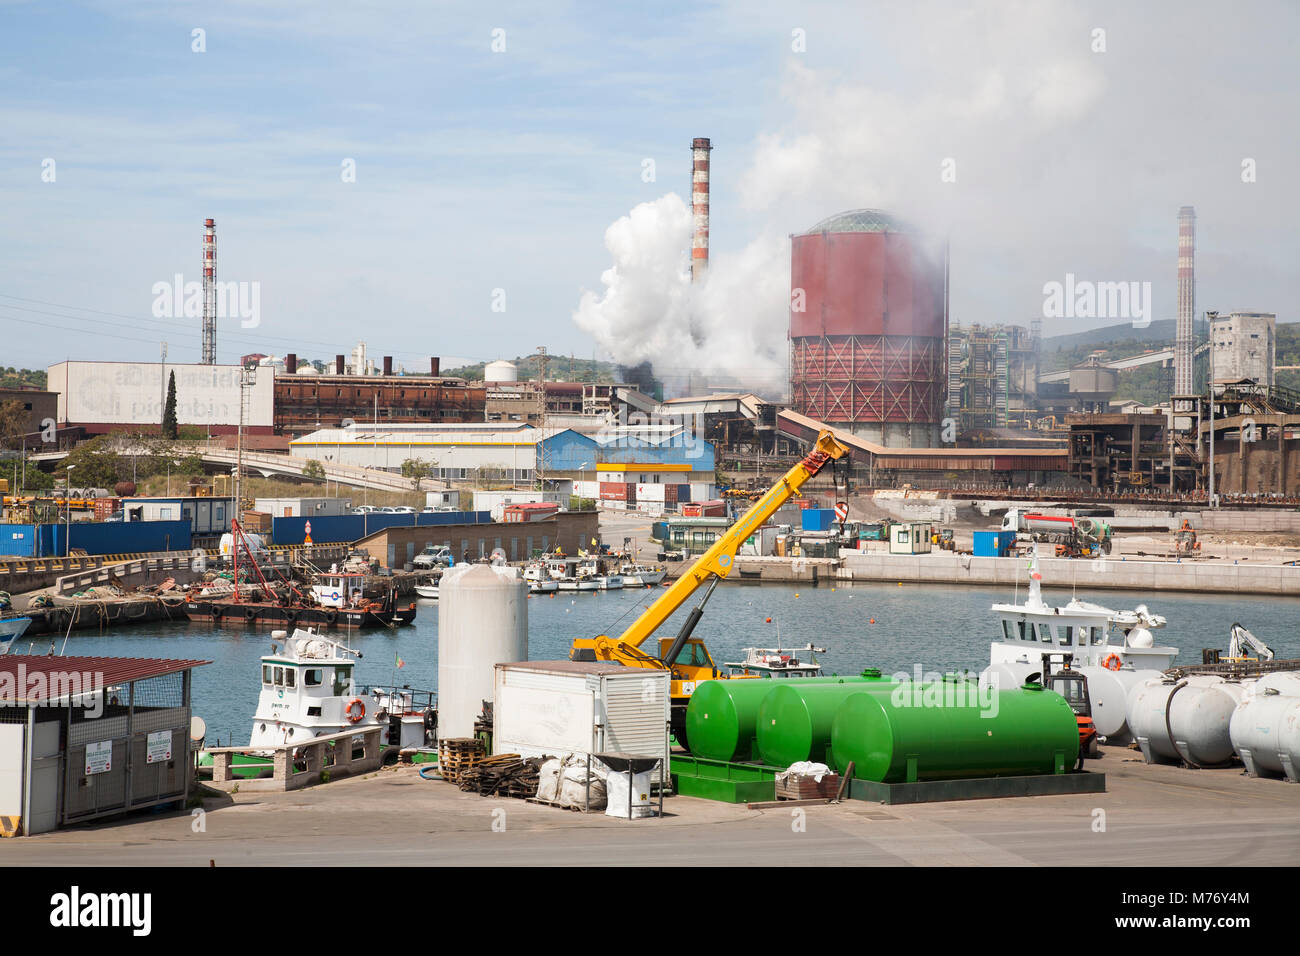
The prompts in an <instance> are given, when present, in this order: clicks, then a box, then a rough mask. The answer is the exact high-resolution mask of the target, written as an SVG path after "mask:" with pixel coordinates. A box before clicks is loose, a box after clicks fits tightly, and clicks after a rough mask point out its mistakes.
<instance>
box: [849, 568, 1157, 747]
mask: <svg viewBox="0 0 1300 956" xmlns="http://www.w3.org/2000/svg"><path fill="white" fill-rule="evenodd" d="M873 543H874V542H873ZM1042 669H1043V665H1042V662H1041V661H1039V662H1038V663H1029V662H1027V661H1007V662H1002V663H999V664H991V665H990V666H988V667H986V668H985V669H984V670H983V672H982V673H981V674H980V683H981V684H986V685H987V684H991V685H993V686H994V687H996V688H998V689H999V690H1014V689H1015V688H1017V687H1019V686H1020V685H1021V684H1023V683H1024V682H1025V678H1026V677H1028V676H1029V675H1030V674H1033V673H1040V672H1041V671H1042ZM1073 669H1074V670H1076V671H1078V672H1079V673H1081V674H1083V675H1084V676H1085V677H1086V678H1088V698H1089V700H1090V701H1091V702H1092V722H1093V725H1094V726H1095V727H1096V728H1097V733H1098V734H1100V735H1101V736H1102V737H1105V738H1106V742H1107V743H1110V744H1122V743H1126V742H1128V740H1130V739H1131V736H1130V733H1129V726H1128V707H1127V704H1128V697H1129V693H1130V691H1131V690H1132V689H1133V687H1135V686H1136V685H1138V684H1141V683H1144V682H1146V681H1149V680H1154V681H1155V682H1157V683H1159V681H1160V676H1161V674H1160V671H1154V670H1140V671H1139V670H1128V669H1123V668H1121V669H1120V670H1117V671H1112V670H1109V669H1107V668H1105V667H1093V666H1087V667H1075V668H1073Z"/></svg>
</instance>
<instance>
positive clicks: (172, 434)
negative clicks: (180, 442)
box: [162, 370, 176, 439]
mask: <svg viewBox="0 0 1300 956" xmlns="http://www.w3.org/2000/svg"><path fill="white" fill-rule="evenodd" d="M162 433H163V438H171V439H175V438H176V372H175V371H174V370H173V371H172V372H171V373H170V374H169V375H168V378H167V405H166V407H165V408H163V418H162Z"/></svg>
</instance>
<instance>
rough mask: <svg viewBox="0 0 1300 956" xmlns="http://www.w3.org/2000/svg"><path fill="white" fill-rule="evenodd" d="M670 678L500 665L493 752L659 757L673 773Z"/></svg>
mask: <svg viewBox="0 0 1300 956" xmlns="http://www.w3.org/2000/svg"><path fill="white" fill-rule="evenodd" d="M668 677H669V675H668V672H667V671H661V670H653V669H650V668H642V667H623V666H622V665H619V664H614V663H611V662H609V661H525V662H522V663H514V664H499V665H498V666H497V667H496V691H495V705H494V710H493V728H492V749H493V753H495V754H520V755H522V756H524V757H544V756H550V757H561V758H563V757H565V756H567V755H569V754H589V753H590V754H596V753H628V754H636V755H638V756H647V757H658V758H659V759H660V760H662V761H665V764H664V766H665V767H666V766H667V763H666V761H667V759H668V708H669V697H668ZM440 720H441V718H440ZM611 776H612V774H611ZM623 801H624V805H626V803H627V791H626V790H624V791H623Z"/></svg>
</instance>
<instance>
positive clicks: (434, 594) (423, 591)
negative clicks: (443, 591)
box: [415, 584, 438, 601]
mask: <svg viewBox="0 0 1300 956" xmlns="http://www.w3.org/2000/svg"><path fill="white" fill-rule="evenodd" d="M415 593H416V594H418V595H420V597H422V598H424V599H425V600H428V601H436V600H438V585H436V584H417V585H416V586H415Z"/></svg>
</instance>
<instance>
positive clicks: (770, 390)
mask: <svg viewBox="0 0 1300 956" xmlns="http://www.w3.org/2000/svg"><path fill="white" fill-rule="evenodd" d="M690 240H691V212H690V208H689V207H688V206H687V204H686V203H685V202H684V201H683V200H682V198H681V197H680V196H678V195H677V194H676V193H669V194H668V195H666V196H662V197H660V198H659V199H656V200H654V201H653V202H646V203H642V204H641V205H639V206H637V207H636V208H634V209H633V210H632V211H631V212H630V213H629V214H628V215H626V216H623V217H622V218H620V219H619V220H618V221H617V222H615V223H613V225H611V226H610V227H609V228H608V229H606V230H605V247H606V248H607V249H608V250H609V252H610V255H611V256H612V257H613V260H614V264H613V265H612V266H611V267H610V268H609V269H607V270H605V272H604V273H603V274H602V275H601V277H600V279H601V283H602V284H603V285H604V287H605V289H604V292H603V294H597V293H595V292H591V291H585V292H583V294H582V298H581V300H580V302H579V304H578V308H577V310H576V311H575V312H574V314H573V320H574V322H576V323H577V325H578V327H579V328H581V329H583V330H584V331H586V332H588V333H589V334H590V335H592V336H593V337H594V338H595V339H596V341H597V343H598V344H599V345H600V346H601V348H602V349H604V350H605V351H606V352H608V353H609V355H611V356H612V357H613V359H614V361H616V362H619V363H620V364H623V365H636V364H639V363H641V362H645V361H648V362H650V363H651V366H652V367H653V368H654V371H655V375H656V376H658V377H659V378H660V379H662V380H664V381H665V383H667V384H668V385H669V386H670V391H681V390H684V389H685V388H686V387H687V383H690V384H692V385H694V386H695V387H696V388H697V389H698V388H699V387H701V386H702V385H703V384H705V383H706V382H707V383H708V384H712V385H727V386H734V387H737V388H743V389H745V390H747V391H760V392H763V393H764V394H769V395H777V396H779V394H780V393H781V392H782V391H783V388H784V379H785V327H786V324H787V322H788V315H789V313H788V305H787V302H788V300H787V298H786V296H787V295H788V292H787V289H788V287H789V278H790V268H789V263H790V254H789V244H788V242H787V241H786V240H785V239H784V238H776V237H774V236H770V235H764V236H760V237H759V238H757V239H755V240H754V241H752V242H751V243H750V244H749V245H748V246H746V247H745V248H744V249H742V250H741V251H740V252H739V253H735V254H729V255H725V254H724V255H716V256H713V257H712V258H711V259H710V261H709V271H708V274H707V277H706V278H705V279H704V281H702V282H697V283H692V282H691V274H690V259H689V249H690Z"/></svg>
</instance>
